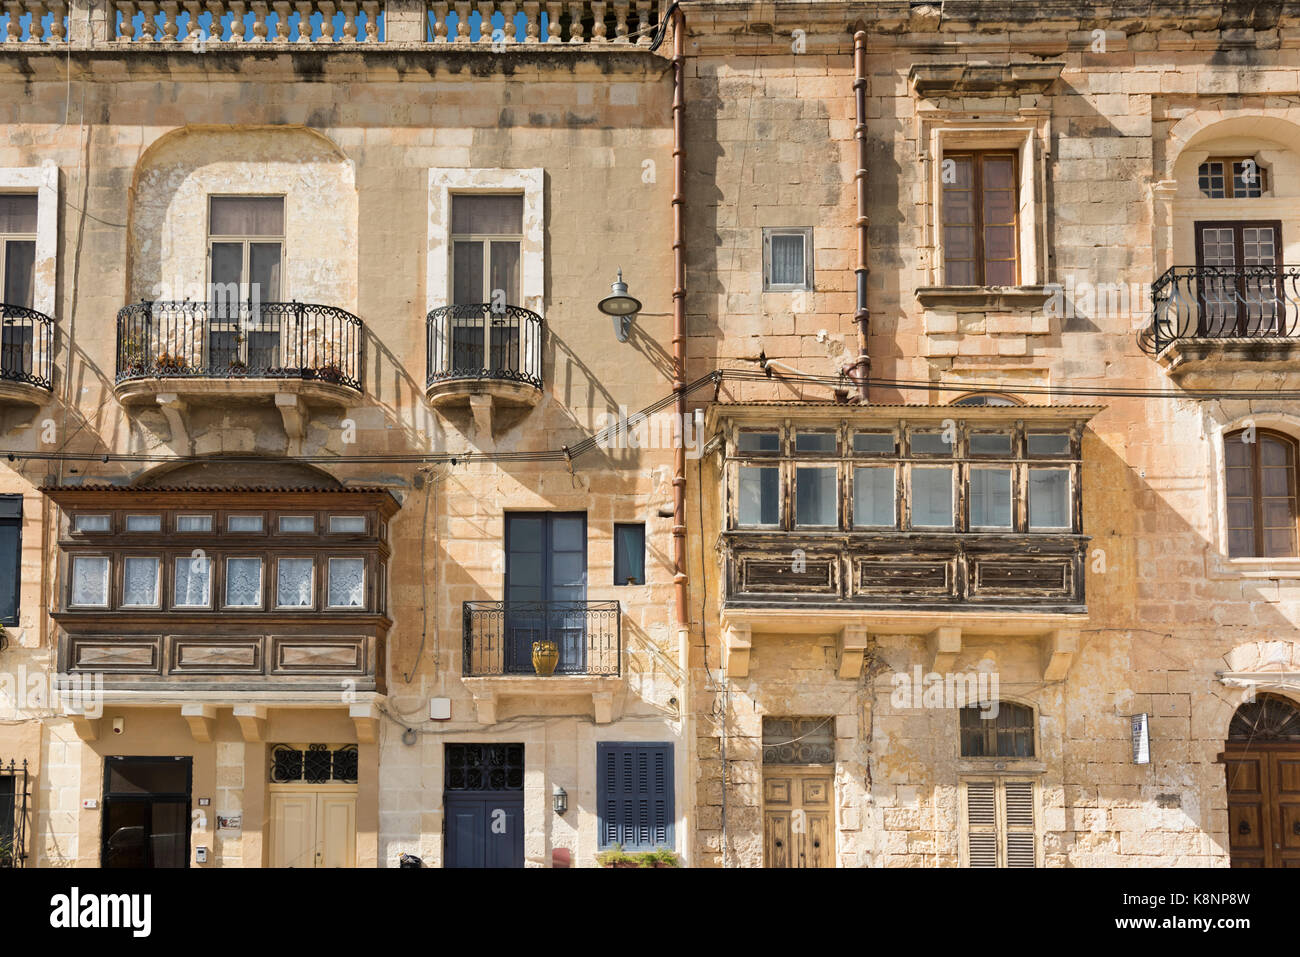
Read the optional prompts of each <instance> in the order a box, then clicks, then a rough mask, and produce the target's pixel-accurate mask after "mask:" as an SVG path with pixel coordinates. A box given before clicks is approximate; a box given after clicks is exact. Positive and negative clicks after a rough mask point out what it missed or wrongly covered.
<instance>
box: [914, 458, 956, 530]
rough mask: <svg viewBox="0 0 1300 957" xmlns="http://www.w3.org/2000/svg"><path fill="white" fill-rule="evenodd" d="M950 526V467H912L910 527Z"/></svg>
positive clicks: (951, 523)
mask: <svg viewBox="0 0 1300 957" xmlns="http://www.w3.org/2000/svg"><path fill="white" fill-rule="evenodd" d="M952 525H953V522H952V467H951V466H943V467H942V468H925V467H919V466H915V465H914V466H912V527H913V528H952Z"/></svg>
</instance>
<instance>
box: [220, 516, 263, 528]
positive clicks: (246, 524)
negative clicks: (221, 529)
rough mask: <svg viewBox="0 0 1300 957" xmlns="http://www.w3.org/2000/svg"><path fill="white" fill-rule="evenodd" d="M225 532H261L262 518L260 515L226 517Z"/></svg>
mask: <svg viewBox="0 0 1300 957" xmlns="http://www.w3.org/2000/svg"><path fill="white" fill-rule="evenodd" d="M226 531H228V532H261V531H262V516H261V515H228V516H226Z"/></svg>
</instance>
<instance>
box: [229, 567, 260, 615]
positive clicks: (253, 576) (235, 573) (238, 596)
mask: <svg viewBox="0 0 1300 957" xmlns="http://www.w3.org/2000/svg"><path fill="white" fill-rule="evenodd" d="M226 604H227V605H230V606H232V607H236V608H260V607H261V605H262V560H261V559H260V558H227V559H226Z"/></svg>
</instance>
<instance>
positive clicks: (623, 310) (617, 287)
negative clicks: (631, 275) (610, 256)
mask: <svg viewBox="0 0 1300 957" xmlns="http://www.w3.org/2000/svg"><path fill="white" fill-rule="evenodd" d="M609 288H610V294H609V295H608V296H606V297H605V298H604V299H602V300H601V301H600V303H599V304H598V305H597V306H596V308H597V309H599V310H600V311H601V312H603V313H604V314H605V315H607V316H612V317H613V319H614V335H616V336H618V341H619V342H627V336H628V332H630V331H631V329H632V320H634V319H635V318H636V314H637V313H638V312H640V311H641V300H640V299H637V298H635V297H633V296H629V295H628V294H627V283H625V282H624V281H623V270H622V269H620V270H619V271H618V281H617V282H615V283H613V284H611V285H610V287H609Z"/></svg>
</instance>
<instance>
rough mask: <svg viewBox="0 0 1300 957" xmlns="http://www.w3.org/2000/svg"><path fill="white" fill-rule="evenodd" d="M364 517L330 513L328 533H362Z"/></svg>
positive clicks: (363, 531)
mask: <svg viewBox="0 0 1300 957" xmlns="http://www.w3.org/2000/svg"><path fill="white" fill-rule="evenodd" d="M365 531H366V517H365V516H364V515H331V516H330V533H331V534H334V535H364V534H365Z"/></svg>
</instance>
